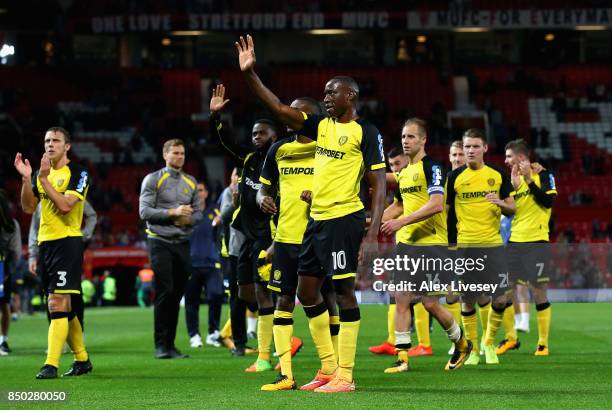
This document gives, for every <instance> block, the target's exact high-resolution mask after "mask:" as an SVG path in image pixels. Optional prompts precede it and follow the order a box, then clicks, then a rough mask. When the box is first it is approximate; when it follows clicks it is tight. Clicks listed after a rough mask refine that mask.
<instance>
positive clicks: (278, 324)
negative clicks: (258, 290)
mask: <svg viewBox="0 0 612 410" xmlns="http://www.w3.org/2000/svg"><path fill="white" fill-rule="evenodd" d="M272 332H273V333H274V346H276V354H277V356H278V360H279V361H280V366H281V374H284V375H285V376H287V377H288V378H290V379H293V371H292V370H291V337H292V336H293V313H292V312H284V311H282V310H275V311H274V326H273V327H272Z"/></svg>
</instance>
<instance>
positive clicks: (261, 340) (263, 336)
mask: <svg viewBox="0 0 612 410" xmlns="http://www.w3.org/2000/svg"><path fill="white" fill-rule="evenodd" d="M273 320H274V308H263V309H259V318H258V320H257V351H258V352H259V356H258V358H259V359H261V360H270V348H271V344H272V322H273Z"/></svg>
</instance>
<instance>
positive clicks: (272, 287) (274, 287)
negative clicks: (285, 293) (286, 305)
mask: <svg viewBox="0 0 612 410" xmlns="http://www.w3.org/2000/svg"><path fill="white" fill-rule="evenodd" d="M268 289H270V290H273V291H275V292H278V293H280V292H281V289H280V288H277V287H276V286H272V285H268Z"/></svg>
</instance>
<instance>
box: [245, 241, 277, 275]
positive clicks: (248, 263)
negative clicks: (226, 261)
mask: <svg viewBox="0 0 612 410" xmlns="http://www.w3.org/2000/svg"><path fill="white" fill-rule="evenodd" d="M271 244H272V239H265V240H262V239H258V240H250V239H247V240H245V241H244V243H243V244H242V247H241V248H240V254H239V255H238V267H237V270H238V285H248V284H250V283H266V282H268V279H265V280H264V279H262V278H261V277H260V276H259V271H258V269H257V268H258V267H259V265H258V264H259V262H258V259H259V253H260V252H261V251H265V250H266V249H268V248H269V247H270V245H271Z"/></svg>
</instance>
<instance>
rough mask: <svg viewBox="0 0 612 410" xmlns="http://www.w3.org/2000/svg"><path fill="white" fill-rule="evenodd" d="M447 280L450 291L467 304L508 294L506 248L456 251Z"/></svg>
mask: <svg viewBox="0 0 612 410" xmlns="http://www.w3.org/2000/svg"><path fill="white" fill-rule="evenodd" d="M450 280H451V283H452V289H453V290H456V291H457V292H458V293H460V294H461V295H463V296H464V299H466V298H467V299H468V300H467V301H468V302H470V299H473V298H476V297H478V296H481V295H485V296H491V297H493V298H496V297H499V296H502V295H505V294H507V293H509V292H510V291H511V290H512V281H511V278H510V274H509V273H508V264H507V262H506V248H505V247H504V246H503V245H500V246H492V247H470V248H459V249H458V250H457V258H456V259H455V269H454V274H453V276H452V277H451V279H450Z"/></svg>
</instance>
